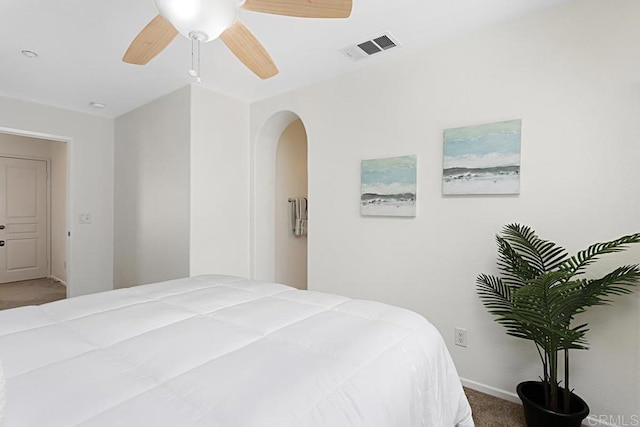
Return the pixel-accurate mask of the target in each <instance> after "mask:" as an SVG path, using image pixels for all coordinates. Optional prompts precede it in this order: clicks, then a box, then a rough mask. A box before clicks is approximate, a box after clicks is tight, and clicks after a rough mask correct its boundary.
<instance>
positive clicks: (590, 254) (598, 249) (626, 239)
mask: <svg viewBox="0 0 640 427" xmlns="http://www.w3.org/2000/svg"><path fill="white" fill-rule="evenodd" d="M638 242H640V233H635V234H630V235H628V236H623V237H621V238H619V239H616V240H612V241H610V242H604V243H595V244H593V245H591V246H589V247H588V248H587V249H585V250H583V251H580V252H578V253H577V254H576V255H574V256H572V257H571V258H569V259H567V260H566V261H564V262H563V263H562V264H560V265H559V266H558V269H559V270H563V271H566V272H568V273H570V274H571V276H574V275H576V274H580V273H582V272H584V270H585V269H586V268H587V267H588V266H589V265H591V264H593V263H594V262H595V261H596V260H597V259H598V257H599V256H600V255H605V254H609V253H614V252H622V251H623V250H625V249H626V248H627V246H628V245H630V244H632V243H638Z"/></svg>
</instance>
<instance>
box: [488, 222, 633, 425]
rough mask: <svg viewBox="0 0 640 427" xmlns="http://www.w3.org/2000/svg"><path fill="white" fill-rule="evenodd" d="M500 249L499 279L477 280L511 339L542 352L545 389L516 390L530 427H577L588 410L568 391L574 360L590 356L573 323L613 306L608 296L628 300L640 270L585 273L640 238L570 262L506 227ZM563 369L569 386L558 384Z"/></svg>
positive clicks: (530, 234) (525, 232)
mask: <svg viewBox="0 0 640 427" xmlns="http://www.w3.org/2000/svg"><path fill="white" fill-rule="evenodd" d="M496 241H497V244H498V270H499V271H500V273H501V274H500V275H499V276H494V275H488V274H480V275H479V276H478V278H477V280H476V283H477V291H478V294H479V296H480V299H481V300H482V303H483V304H484V305H485V307H486V308H487V310H488V311H489V313H491V314H493V315H494V316H496V321H497V322H498V323H500V324H502V325H503V326H504V327H505V328H506V329H507V334H509V335H511V336H514V337H517V338H523V339H527V340H531V341H533V342H534V343H535V345H536V348H537V350H538V354H539V356H540V361H541V362H542V377H541V378H540V379H541V381H526V382H523V383H520V384H519V385H518V387H517V391H518V395H519V396H520V399H521V400H522V403H523V406H524V412H525V420H526V422H527V426H528V427H537V426H539V427H565V426H571V427H573V426H575V427H579V426H580V425H581V423H582V420H583V419H584V418H585V417H586V416H587V415H588V414H589V407H588V406H587V404H586V403H585V402H584V401H583V400H582V399H580V397H579V396H578V395H576V394H574V393H573V390H572V389H571V383H570V376H569V374H570V370H569V352H570V350H585V349H587V348H588V343H587V341H586V339H585V334H586V332H587V331H588V329H587V324H586V323H583V324H578V325H574V320H575V317H576V315H578V314H580V313H583V312H585V311H586V309H587V308H588V307H591V306H594V305H603V304H609V303H610V302H611V301H610V300H608V299H607V298H608V297H609V296H612V295H622V294H628V293H631V292H632V290H633V286H635V285H636V284H637V283H638V281H639V280H640V268H639V266H638V265H637V264H636V265H625V266H622V267H618V268H616V269H615V270H613V271H611V272H610V273H608V274H606V275H604V276H603V277H600V278H586V277H585V275H584V273H585V270H586V268H587V267H588V266H589V265H591V264H593V263H594V262H595V261H596V260H597V259H598V258H599V257H600V256H601V255H605V254H608V253H612V252H621V251H623V250H625V249H626V248H627V247H628V245H630V244H633V243H638V242H640V233H636V234H632V235H629V236H624V237H621V238H619V239H616V240H612V241H609V242H605V243H596V244H594V245H591V246H589V247H588V248H587V249H585V250H582V251H580V252H578V253H577V254H576V255H574V256H572V257H569V256H568V254H567V251H566V250H565V249H564V248H562V247H560V246H558V245H556V244H555V243H553V242H551V241H548V240H543V239H541V238H539V237H538V236H537V235H536V233H535V231H534V230H532V229H531V228H529V227H527V226H523V225H519V224H509V225H506V226H505V227H504V229H503V231H502V235H498V236H496ZM560 366H563V367H564V382H562V381H561V379H559V378H558V368H559V367H560ZM561 383H562V384H561ZM561 385H562V386H561Z"/></svg>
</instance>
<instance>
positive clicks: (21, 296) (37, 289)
mask: <svg viewBox="0 0 640 427" xmlns="http://www.w3.org/2000/svg"><path fill="white" fill-rule="evenodd" d="M66 297H67V287H66V286H65V285H63V284H62V283H60V282H58V281H57V280H53V279H49V278H42V279H34V280H24V281H22V282H11V283H2V284H0V310H5V309H7V308H15V307H22V306H25V305H40V304H45V303H47V302H52V301H57V300H60V299H65V298H66Z"/></svg>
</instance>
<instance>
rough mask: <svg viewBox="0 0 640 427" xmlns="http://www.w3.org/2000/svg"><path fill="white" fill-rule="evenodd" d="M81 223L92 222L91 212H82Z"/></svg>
mask: <svg viewBox="0 0 640 427" xmlns="http://www.w3.org/2000/svg"><path fill="white" fill-rule="evenodd" d="M80 224H91V214H88V213H83V214H80Z"/></svg>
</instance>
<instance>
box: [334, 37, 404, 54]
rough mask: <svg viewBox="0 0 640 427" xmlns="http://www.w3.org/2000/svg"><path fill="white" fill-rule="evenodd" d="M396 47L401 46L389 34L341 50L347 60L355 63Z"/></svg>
mask: <svg viewBox="0 0 640 427" xmlns="http://www.w3.org/2000/svg"><path fill="white" fill-rule="evenodd" d="M396 46H400V44H399V43H398V41H397V40H395V39H394V38H393V36H392V35H391V34H389V32H386V33H384V34H382V35H381V36H378V37H375V38H372V39H371V40H365V41H363V42H362V43H358V44H354V45H352V46H347V47H345V48H343V49H340V52H342V53H343V54H344V55H345V56H346V57H347V58H349V59H352V60H354V61H359V60H361V59H364V58H367V57H369V56H371V55H374V54H376V53H378V52H382V51H385V50H389V49H391V48H394V47H396Z"/></svg>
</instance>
